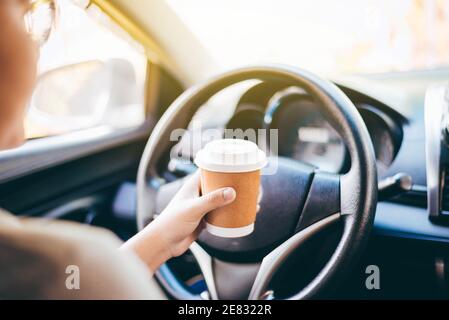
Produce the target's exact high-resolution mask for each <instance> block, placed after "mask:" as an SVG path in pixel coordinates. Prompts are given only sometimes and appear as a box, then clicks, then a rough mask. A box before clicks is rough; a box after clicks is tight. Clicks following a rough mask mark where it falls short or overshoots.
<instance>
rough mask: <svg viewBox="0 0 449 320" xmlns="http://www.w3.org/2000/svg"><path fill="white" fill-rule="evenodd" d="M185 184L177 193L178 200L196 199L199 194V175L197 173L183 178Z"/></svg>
mask: <svg viewBox="0 0 449 320" xmlns="http://www.w3.org/2000/svg"><path fill="white" fill-rule="evenodd" d="M184 179H185V182H184V184H183V185H182V187H181V188H180V189H179V191H178V193H177V197H178V198H183V199H188V198H193V197H198V196H199V194H200V174H199V171H196V172H194V173H193V174H192V175H190V176H188V177H186V178H184Z"/></svg>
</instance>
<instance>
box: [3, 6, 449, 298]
mask: <svg viewBox="0 0 449 320" xmlns="http://www.w3.org/2000/svg"><path fill="white" fill-rule="evenodd" d="M348 1H349V0H348ZM194 2H195V4H190V8H187V7H189V5H188V4H186V3H183V1H179V0H176V1H175V0H173V1H143V0H131V1H129V0H127V1H125V0H90V1H72V0H60V1H59V2H58V5H59V15H60V17H59V22H58V25H57V26H56V27H55V30H54V34H52V35H51V38H50V39H49V43H48V44H47V45H46V46H45V47H44V48H43V49H42V53H41V57H40V60H39V68H40V76H39V81H38V84H37V86H36V89H35V92H34V94H33V97H32V100H31V102H30V107H29V111H28V115H27V136H28V140H27V142H26V143H25V144H24V145H23V146H21V147H18V148H16V149H12V150H8V151H2V152H0V182H1V183H0V206H1V207H2V208H4V209H5V210H7V211H9V212H12V213H14V214H16V215H17V216H19V217H42V218H47V219H60V220H68V221H75V222H79V223H82V224H87V225H91V226H95V227H101V228H106V229H109V230H111V231H112V232H114V233H115V234H116V235H117V236H118V237H119V238H120V239H122V240H123V241H126V240H127V239H129V238H130V237H132V236H133V235H134V234H136V232H138V231H139V230H141V229H142V228H144V227H145V226H146V225H147V224H148V223H149V222H151V220H152V219H153V218H154V217H155V216H157V215H158V214H160V213H161V211H162V210H163V209H164V208H165V206H166V205H167V204H168V202H169V201H170V199H171V198H172V197H173V195H174V194H175V192H176V191H177V190H178V189H179V188H180V186H181V185H182V183H183V181H184V178H185V177H187V176H189V175H191V174H193V173H194V172H195V171H196V170H197V167H196V165H195V164H194V158H195V154H196V152H197V151H198V150H195V149H192V148H190V147H189V146H188V144H189V138H191V137H194V136H198V135H199V136H201V134H202V132H201V130H202V129H204V128H205V129H215V130H218V131H219V132H224V130H225V129H241V131H243V132H245V131H246V130H248V129H255V130H259V129H265V130H268V131H270V130H273V132H277V134H278V137H277V141H278V143H277V146H276V149H277V150H275V151H273V150H272V154H270V156H272V158H271V160H270V161H275V162H276V166H277V171H276V173H275V174H274V175H267V176H263V177H262V186H263V197H262V200H261V203H260V205H261V210H260V212H259V213H258V215H257V220H256V225H255V232H254V233H253V234H251V235H250V236H247V237H243V238H238V239H220V238H217V237H214V236H212V235H210V234H208V233H207V231H203V232H202V233H201V235H200V236H199V239H198V241H196V242H195V243H194V244H193V245H192V247H191V249H190V250H189V251H188V252H186V253H185V254H183V255H181V256H179V257H176V258H173V259H171V260H170V261H168V262H167V263H166V264H164V265H163V266H162V267H161V268H160V269H159V270H158V271H157V272H156V273H155V278H156V280H157V282H158V284H159V285H160V286H161V287H162V289H163V290H164V292H165V293H166V294H167V297H168V298H169V299H179V300H183V299H204V300H208V299H308V298H332V299H441V298H443V299H444V298H448V297H449V291H448V290H449V273H448V272H449V245H448V243H449V219H448V215H449V189H448V186H447V185H446V182H447V181H448V180H447V177H446V172H447V169H448V162H449V153H448V150H449V144H448V142H449V133H448V130H449V129H448V128H449V122H448V119H449V118H448V115H449V113H448V112H449V108H448V101H447V88H448V87H447V79H448V78H449V71H448V69H447V67H444V62H449V61H448V58H447V57H448V56H449V53H448V55H447V56H446V57H445V59H446V60H443V59H444V58H441V59H442V60H438V58H439V56H438V57H437V58H435V59H436V60H435V59H434V60H432V61H434V64H433V65H430V67H426V68H420V67H421V65H418V66H417V67H416V68H415V67H409V68H407V67H403V68H401V67H398V68H393V67H391V68H390V69H385V68H384V69H382V68H380V67H379V70H380V71H378V72H377V71H375V70H374V71H371V70H370V71H369V72H364V70H363V69H362V67H360V70H361V71H360V70H358V69H348V70H350V72H348V73H337V74H332V75H331V74H326V73H325V72H322V69H326V68H327V62H326V61H324V59H323V61H321V60H320V58H321V56H318V57H312V56H310V55H307V54H305V53H304V54H301V53H298V57H299V58H298V63H297V64H294V63H292V61H293V62H295V61H296V60H294V59H293V58H292V59H289V57H290V56H294V53H292V52H290V53H289V54H286V53H285V54H284V53H283V54H279V55H277V56H276V59H272V60H270V59H269V58H270V56H269V55H268V53H270V54H271V53H272V54H273V56H275V55H276V53H278V52H283V50H286V51H289V50H290V49H291V47H288V46H287V47H286V48H285V49H283V47H282V45H283V44H284V43H285V44H286V45H287V43H289V45H290V42H292V43H295V44H294V48H297V50H298V51H301V48H302V47H306V46H308V42H311V44H310V46H311V48H309V49H308V50H309V51H308V52H314V51H313V50H315V49H316V48H321V50H323V51H325V48H326V46H329V47H331V46H332V44H333V43H334V42H338V41H339V39H336V40H335V41H331V40H329V41H330V42H329V44H314V43H313V41H314V39H315V38H313V37H314V35H316V37H317V39H320V40H321V41H325V39H321V38H320V35H321V34H322V33H321V31H320V30H318V31H317V32H316V34H313V33H312V35H310V36H309V38H303V39H301V38H300V36H298V38H297V39H299V40H295V39H293V38H292V36H295V35H296V31H295V30H292V31H290V30H286V31H284V33H282V34H278V31H279V30H283V29H282V28H286V29H290V28H293V29H295V26H296V25H295V23H296V22H294V20H293V19H294V17H295V14H296V15H298V17H299V18H301V17H302V14H304V13H298V12H296V13H294V12H293V13H292V12H291V11H293V10H289V7H288V6H289V5H291V6H295V5H298V4H295V1H281V3H282V4H284V2H286V3H285V8H283V7H282V5H281V4H277V5H276V6H277V9H273V10H274V14H275V15H281V13H282V12H288V11H290V13H285V15H286V16H285V17H280V18H279V19H280V20H277V19H278V18H276V19H275V20H276V23H273V25H274V24H279V23H281V22H282V21H285V24H284V25H282V26H279V30H277V31H276V32H273V33H271V32H267V38H268V39H267V41H263V40H262V39H259V38H257V39H248V38H247V37H246V36H248V37H249V35H250V34H257V35H258V36H259V37H261V35H260V34H262V33H264V32H265V30H264V29H263V28H264V27H263V26H261V25H259V27H260V29H257V28H256V25H257V23H258V22H260V21H259V20H255V21H252V20H250V19H251V16H248V15H246V14H247V13H248V11H249V10H252V9H254V8H256V9H254V12H253V14H254V15H255V16H257V15H260V20H262V18H266V15H268V14H269V12H270V10H271V9H272V7H271V6H274V3H275V2H274V1H271V2H270V1H268V2H270V3H269V4H260V7H261V8H259V7H258V6H259V5H258V4H257V3H256V2H257V1H250V2H251V4H244V5H243V4H242V5H241V6H242V7H241V8H240V7H239V6H240V4H239V3H238V2H237V1H232V2H230V3H228V4H224V3H225V2H227V1H221V2H223V3H221V4H215V5H213V4H206V2H207V1H202V0H197V1H194ZM287 2H288V3H289V4H287ZM303 2H304V1H299V2H298V3H301V5H302V7H300V8H302V9H303V10H304V11H305V12H306V11H307V10H311V11H313V10H315V11H316V12H318V11H319V8H318V7H319V6H320V5H319V4H316V5H311V4H305V3H303ZM349 2H351V1H349ZM354 2H357V1H352V2H351V3H354ZM387 2H388V1H386V2H385V3H387ZM399 2H400V3H401V5H399V4H395V5H392V6H393V7H394V8H393V9H391V10H392V11H391V12H394V14H399V13H398V12H406V11H407V10H409V11H410V10H411V11H412V13H413V14H415V15H418V14H420V12H421V11H419V10H423V11H425V10H428V11H426V12H427V13H429V12H430V11H429V10H431V9H430V6H429V7H427V6H426V5H423V6H424V8H422V7H420V6H417V7H413V5H414V4H413V3H414V2H413V1H412V2H410V3H412V4H410V6H412V7H407V8H406V7H405V6H406V4H405V2H403V1H399ZM407 3H409V2H407ZM326 4H327V5H329V7H330V8H329V13H326V14H324V17H323V18H322V19H323V20H325V19H327V17H328V16H327V15H328V14H331V13H330V12H331V11H332V10H331V9H332V6H333V4H331V3H330V2H327V3H326ZM215 6H216V7H215ZM441 6H442V7H444V8H445V9H446V12H449V10H447V9H449V7H448V5H447V4H445V3H442V4H441ZM200 8H202V9H200ZM294 8H296V7H294ZM240 9H241V10H240ZM406 9H407V10H406ZM439 9H441V10H443V8H439ZM360 10H364V9H363V6H361V8H359V7H357V6H355V8H353V11H354V12H353V13H350V14H353V15H358V14H360V12H362V11H360ZM373 10H374V9H373ZM383 10H387V9H385V8H384V9H383ZM413 10H415V11H413ZM417 10H418V11H419V12H418V11H417ZM435 10H437V9H435ZM315 11H313V12H315ZM180 12H184V13H183V14H185V15H183V14H180ZM220 12H221V14H222V15H224V16H226V15H228V16H227V17H226V18H223V19H222V20H215V19H216V18H217V16H219V15H220ZM230 12H233V13H235V14H236V16H235V19H236V21H235V22H234V23H231V22H230V20H232V18H233V16H232V15H231V13H230ZM363 12H364V11H363ZM380 12H382V11H380ZM407 12H408V11H407ZM417 12H418V13H417ZM193 13H195V14H196V15H194V14H193ZM244 13H245V14H244ZM350 14H348V17H351V15H350ZM422 14H423V15H424V14H425V13H422ZM373 15H374V17H377V16H376V15H375V14H374V13H373ZM392 15H393V14H392ZM436 15H437V14H436ZM69 16H72V17H73V19H72V20H70V19H67V17H69ZM396 18H397V16H394V19H396ZM443 18H444V17H443ZM443 18H441V19H443ZM64 19H65V20H64ZM87 19H88V20H89V21H91V22H89V23H91V24H92V25H90V24H88V23H87V22H86V21H87ZM217 19H218V18H217ZM248 19H249V20H248ZM373 19H374V18H373ZM394 19H393V18H392V20H394ZM435 19H436V18H435ZM446 19H447V21H449V15H448V16H447V17H446ZM443 20H444V19H443ZM66 21H69V22H66ZM226 21H227V22H226ZM239 21H250V22H251V24H252V25H251V26H246V27H245V24H244V23H242V24H239V23H238V22H239ZM319 21H321V20H319ZM319 21H318V22H317V23H316V24H313V25H311V27H313V28H315V27H317V24H319V23H320V22H319ZM309 22H310V21H309ZM203 23H206V24H207V23H209V24H213V23H216V24H219V23H221V24H223V25H222V26H221V27H222V28H223V30H224V31H223V32H224V33H225V32H230V33H231V34H233V35H234V36H235V35H236V34H237V33H233V30H234V31H235V30H236V29H238V28H247V29H248V30H247V32H246V31H245V32H242V39H240V40H239V41H241V42H242V43H244V42H249V44H247V46H246V47H245V46H243V47H242V48H241V49H238V48H235V47H233V48H231V49H229V48H228V50H225V49H224V47H225V46H226V43H230V44H232V43H233V42H232V41H235V42H236V41H237V40H232V39H231V40H224V39H223V38H222V37H220V36H217V37H216V39H214V38H213V36H210V37H209V38H208V37H207V36H206V33H207V30H200V31H198V33H197V32H196V31H197V30H198V29H202V28H204V25H203ZM227 23H228V24H232V26H228V25H227ZM298 23H300V22H298ZM301 23H304V24H305V23H306V22H301ZM307 23H308V22H307ZM332 23H333V22H329V24H330V25H331V24H332ZM373 23H374V22H373ZM436 23H437V22H436ZM441 23H443V22H441ZM445 23H447V22H445ZM342 24H343V23H342ZM374 24H375V23H374ZM270 26H271V24H270V23H269V24H268V26H265V27H266V28H269V27H270ZM327 27H329V26H327ZM371 27H372V26H371ZM436 27H437V28H439V27H441V26H440V25H436ZM317 28H318V27H317ZM329 28H330V27H329ZM373 28H374V27H373ZM206 29H207V28H206ZM211 29H213V28H212V27H211ZM342 30H343V31H342V32H345V30H346V29H344V28H343V27H342ZM398 30H402V29H398ZM411 30H412V31H413V30H414V29H413V28H412V29H411ZM448 30H449V29H448ZM84 32H85V33H84ZM298 32H299V31H298ZM308 32H309V31H306V30H303V31H300V32H299V33H300V34H307V33H308ZM326 32H329V35H328V36H327V37H328V38H331V37H332V36H333V33H331V31H329V30H327V31H326ZM379 32H380V31H379ZM396 32H399V31H397V30H396ZM446 32H447V31H446ZM211 33H212V31H211ZM224 33H223V34H224ZM335 33H337V31H335ZM80 35H82V36H80ZM217 35H219V34H217ZM287 35H288V36H287ZM396 36H397V35H396ZM274 37H276V39H277V40H273V39H274ZM397 37H399V36H397ZM441 37H442V38H444V37H443V36H441ZM231 38H232V37H231ZM287 38H288V40H287ZM380 38H382V37H380ZM102 39H103V40H102ZM204 39H206V40H204ZM376 39H377V38H376ZM382 39H383V38H382ZM404 39H408V38H407V37H405V38H404ZM444 39H446V38H444ZM72 40H73V42H71V41H72ZM207 41H210V42H207ZM221 41H223V43H224V45H223V44H220V45H221V46H222V47H220V45H219V43H221ZM317 41H318V40H317ZM385 41H389V40H385ZM404 41H405V40H404ZM416 41H419V40H416ZM435 41H443V40H440V39H439V38H438V40H435ZM444 41H447V40H444ZM209 43H210V45H209ZM426 43H427V42H426ZM256 44H257V45H259V46H260V47H264V50H266V52H268V53H267V55H265V56H264V55H263V54H262V53H261V56H262V58H261V59H258V58H257V57H258V56H257V50H256V49H255V50H254V52H253V53H248V52H247V51H248V50H246V49H247V48H249V47H250V46H256ZM214 46H215V47H214ZM291 46H293V44H291ZM404 46H405V45H404ZM446 46H447V43H446ZM209 47H210V48H212V47H213V48H212V49H210V48H209ZM265 47H267V48H265ZM217 48H218V49H217ZM444 48H446V47H444ZM433 49H434V48H427V50H428V51H429V52H433V51H432V50H433ZM220 50H221V51H220ZM354 50H355V49H354ZM410 50H411V49H410ZM416 50H418V49H416ZM441 50H443V49H441ZM444 50H446V49H444ZM290 51H291V50H290ZM435 51H437V50H436V49H435ZM209 52H213V53H214V54H213V55H212V56H213V57H209V56H207V53H209ZM264 52H265V51H264ZM398 52H402V51H401V50H399V51H398ZM445 53H447V52H445ZM225 54H227V55H229V57H230V58H229V59H228V58H224V57H223V61H225V60H226V61H231V60H232V59H234V60H238V61H239V62H238V64H232V63H228V62H226V63H225V62H223V63H221V64H220V62H217V63H215V60H217V59H220V57H221V55H223V56H224V55H225ZM332 54H333V53H332ZM386 54H391V55H393V53H391V52H387V53H386ZM394 54H398V53H397V52H394ZM317 55H318V53H317ZM329 55H331V53H329ZM348 55H350V53H348ZM240 57H242V58H241V59H240ZM283 57H285V59H283ZM301 57H302V58H304V57H305V58H304V59H305V60H304V61H309V60H310V61H312V60H313V59H314V58H316V60H317V64H316V66H318V67H321V68H322V69H319V68H318V67H317V68H315V67H314V66H315V65H311V67H309V66H308V64H307V63H303V64H302V63H301V62H300V61H301ZM278 58H279V59H278ZM295 58H296V57H295ZM356 58H357V57H356V56H353V57H352V58H348V57H345V59H349V60H351V59H354V60H355V59H356ZM239 59H240V60H239ZM307 59H309V60H307ZM387 60H388V59H387ZM397 60H398V61H399V62H403V63H404V65H405V63H406V62H404V61H405V60H406V57H404V58H403V60H404V61H402V60H401V58H398V59H397ZM335 61H337V62H338V61H339V60H335ZM344 61H346V62H347V60H344ZM388 61H390V60H388ZM435 61H436V62H435ZM247 62H250V63H247ZM399 62H398V65H399ZM354 63H355V62H354ZM388 63H390V62H388ZM342 64H344V63H343V62H342ZM373 64H375V62H373ZM391 64H392V65H393V62H391ZM426 66H427V65H426ZM353 71H356V72H353ZM358 71H360V72H358ZM198 126H199V127H198ZM178 128H182V129H185V130H186V133H185V134H184V135H183V136H182V137H179V139H177V140H176V141H174V140H173V139H171V136H170V133H171V132H172V131H173V130H175V129H178ZM209 138H210V137H204V136H202V137H201V139H205V140H208V139H209ZM199 147H200V148H201V147H202V146H199ZM185 150H187V152H185ZM173 152H177V153H178V155H180V157H178V158H172V157H171V154H172V153H173ZM274 158H276V160H273V159H274ZM180 159H182V161H180ZM373 266H374V267H375V268H377V269H378V270H380V289H378V288H370V287H369V286H368V285H367V281H368V280H367V279H368V277H369V275H370V274H371V273H370V270H372V267H373Z"/></svg>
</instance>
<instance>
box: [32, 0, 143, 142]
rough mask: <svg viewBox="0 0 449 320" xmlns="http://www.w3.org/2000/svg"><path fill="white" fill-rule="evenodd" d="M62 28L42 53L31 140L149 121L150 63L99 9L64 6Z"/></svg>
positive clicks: (68, 0)
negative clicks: (146, 89)
mask: <svg viewBox="0 0 449 320" xmlns="http://www.w3.org/2000/svg"><path fill="white" fill-rule="evenodd" d="M58 6H59V16H58V19H57V24H56V27H55V29H54V30H53V33H52V35H51V36H50V39H49V40H48V42H47V43H46V44H45V45H44V46H43V47H42V48H41V51H40V58H39V62H38V72H39V78H38V82H37V84H36V88H35V90H34V94H33V96H32V98H31V100H30V104H29V110H28V114H27V117H26V122H25V128H26V136H27V138H28V139H32V138H42V137H46V136H52V135H61V134H66V133H69V132H73V131H77V130H84V129H88V128H93V127H99V126H104V127H107V128H109V129H111V130H117V129H120V128H129V127H133V126H138V125H139V124H141V123H142V122H143V121H144V119H145V108H144V102H145V87H146V86H145V84H146V81H147V79H146V75H147V58H146V56H145V52H144V49H143V47H141V46H140V45H139V44H138V43H136V42H135V41H133V40H132V39H131V37H130V36H129V35H127V34H126V33H125V32H124V31H123V30H121V29H120V27H119V26H118V25H116V24H115V23H114V22H113V21H112V20H110V19H109V17H107V16H106V15H105V14H104V13H102V12H101V11H100V10H99V9H98V8H97V7H95V6H90V7H89V9H88V10H84V9H83V8H80V7H78V6H77V5H75V4H74V2H72V0H59V1H58Z"/></svg>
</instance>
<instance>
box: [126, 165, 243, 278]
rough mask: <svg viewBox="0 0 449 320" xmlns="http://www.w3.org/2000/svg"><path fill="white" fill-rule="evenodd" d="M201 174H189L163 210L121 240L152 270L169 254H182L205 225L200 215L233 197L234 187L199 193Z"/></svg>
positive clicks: (222, 204)
mask: <svg viewBox="0 0 449 320" xmlns="http://www.w3.org/2000/svg"><path fill="white" fill-rule="evenodd" d="M199 190H200V178H199V173H198V172H197V173H195V174H194V175H193V176H192V177H190V178H188V179H187V181H186V182H185V184H184V185H183V186H182V188H181V189H180V190H179V191H178V193H177V194H176V195H175V197H174V198H173V199H172V200H171V201H170V203H169V204H168V206H167V207H166V208H165V209H164V211H163V212H162V213H161V214H160V215H159V216H158V217H157V218H156V219H155V220H154V221H153V222H151V223H150V224H149V225H148V226H146V227H145V229H143V230H142V231H140V232H139V233H138V234H136V235H135V236H134V237H132V238H131V239H130V240H128V241H127V242H126V243H125V244H123V246H122V249H123V250H131V251H134V252H135V253H137V255H138V256H139V257H140V258H141V259H142V260H143V261H144V262H145V263H146V264H147V265H148V266H149V268H150V270H152V271H155V270H157V269H158V268H159V266H160V265H161V264H163V263H164V262H165V261H167V260H168V259H170V258H172V257H176V256H179V255H181V254H183V253H184V252H185V251H186V250H187V249H188V248H189V246H190V245H191V244H192V242H193V241H195V240H196V238H197V237H198V235H199V233H200V232H201V230H202V229H203V228H204V226H203V222H202V219H203V217H204V216H205V215H206V214H207V213H208V212H210V211H212V210H214V209H216V208H219V207H222V206H225V205H227V204H229V203H231V202H232V201H234V199H235V197H236V193H235V190H234V189H233V188H223V189H218V190H215V191H214V192H211V193H208V194H206V195H203V196H199Z"/></svg>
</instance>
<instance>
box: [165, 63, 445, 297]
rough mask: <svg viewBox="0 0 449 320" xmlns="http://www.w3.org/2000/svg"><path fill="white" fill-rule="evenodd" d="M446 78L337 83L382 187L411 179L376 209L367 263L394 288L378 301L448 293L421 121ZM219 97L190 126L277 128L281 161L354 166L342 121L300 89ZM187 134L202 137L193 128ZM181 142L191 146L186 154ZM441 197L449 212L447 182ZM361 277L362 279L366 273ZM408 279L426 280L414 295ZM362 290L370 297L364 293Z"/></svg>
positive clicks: (261, 88)
mask: <svg viewBox="0 0 449 320" xmlns="http://www.w3.org/2000/svg"><path fill="white" fill-rule="evenodd" d="M448 77H449V70H447V71H444V72H443V71H441V72H440V71H439V72H436V71H432V72H431V71H429V72H422V73H394V74H382V75H360V76H357V77H354V78H353V79H351V80H353V81H345V80H342V79H339V80H338V81H336V82H335V84H336V85H337V86H339V87H340V89H341V90H342V91H343V92H344V93H345V94H346V95H347V96H348V98H349V99H350V100H351V101H352V102H353V103H354V105H355V107H356V108H357V110H358V112H359V114H360V117H361V118H362V120H363V122H364V123H365V125H366V128H367V130H368V133H369V135H370V138H371V140H372V144H373V149H374V150H373V151H374V153H375V157H376V163H377V169H378V175H379V181H380V182H383V181H386V180H388V179H390V178H392V177H394V176H395V175H397V174H399V173H404V174H406V175H407V176H410V177H411V178H412V180H413V184H412V189H411V190H410V191H408V192H406V193H403V194H399V195H397V196H393V197H391V198H387V199H385V198H384V199H379V201H378V203H377V210H376V216H375V220H374V227H373V236H372V238H371V240H370V246H369V248H368V249H367V253H366V257H365V259H366V261H364V263H365V264H364V265H366V264H373V263H374V264H376V265H379V266H381V267H382V270H385V271H383V272H384V273H383V274H384V277H385V278H384V279H385V280H384V283H385V286H390V288H387V289H384V290H382V294H386V295H385V296H383V295H382V294H381V295H380V296H381V297H389V295H392V296H395V295H398V296H401V297H402V296H404V295H407V294H410V296H413V297H414V296H415V295H416V296H421V295H423V294H424V293H428V292H435V288H434V287H431V288H428V287H429V283H431V282H432V281H435V280H434V279H435V276H438V277H439V279H443V280H438V283H439V285H444V286H447V287H448V288H449V281H447V279H449V276H448V274H444V273H446V272H447V270H449V268H448V267H447V266H448V265H449V258H448V257H449V248H448V246H447V244H448V243H449V211H448V210H447V209H445V210H446V211H445V212H444V216H445V217H444V218H446V219H441V220H438V221H437V220H435V219H432V218H431V217H429V210H428V208H427V190H428V188H427V177H426V176H427V174H428V172H427V171H426V147H427V143H428V142H427V141H426V129H427V126H426V124H425V121H424V119H425V117H424V110H425V101H424V97H425V95H426V90H427V89H428V87H429V85H430V84H432V83H434V82H435V81H443V80H447V78H448ZM219 95H220V97H213V98H212V99H211V100H210V101H207V102H206V103H205V104H204V105H203V106H202V107H201V108H200V109H199V110H198V112H197V113H196V114H195V117H194V118H193V120H192V122H194V120H195V121H199V122H200V123H201V126H202V128H203V129H214V130H215V131H214V132H215V133H217V132H219V133H220V134H223V130H226V129H241V130H242V131H243V132H244V131H246V130H248V129H275V130H277V132H278V150H277V152H278V155H280V156H283V157H288V158H292V159H296V160H298V161H301V162H305V163H308V164H311V165H313V166H316V167H317V168H319V169H320V170H323V171H329V172H334V173H344V172H345V170H347V169H348V168H349V167H350V161H351V160H350V159H349V156H348V153H347V150H346V146H345V145H344V143H343V142H342V139H341V137H340V136H339V135H338V133H337V132H336V131H335V130H334V129H333V128H334V127H335V126H336V125H338V123H330V122H329V121H328V117H326V114H325V111H324V109H323V108H322V106H320V104H319V103H317V102H316V101H314V100H313V99H312V98H311V96H310V95H308V94H307V92H305V91H304V90H303V89H302V88H298V87H289V88H285V87H277V86H276V84H273V83H269V84H267V83H264V82H258V83H251V84H248V85H246V86H245V87H243V86H242V88H239V89H238V90H237V89H236V90H234V91H232V92H223V94H222V93H219ZM187 133H188V134H189V135H192V134H193V135H196V134H199V135H201V134H202V133H201V132H197V128H196V126H195V125H192V123H191V125H190V126H189V129H188V132H187ZM202 138H205V140H206V141H204V143H206V142H207V141H208V140H210V139H211V138H212V137H208V136H207V135H206V136H204V135H203V137H202ZM218 138H219V137H218ZM184 144H187V147H186V148H184V147H183V145H184ZM202 145H204V144H202ZM202 145H201V146H202ZM201 146H195V147H193V148H192V146H188V139H184V138H182V139H181V140H180V143H178V144H177V145H176V146H175V147H177V148H179V149H183V150H187V152H185V153H183V158H185V159H186V160H193V158H194V156H195V153H196V151H197V150H198V148H201ZM443 158H444V159H443V160H444V161H443V162H444V164H445V165H446V167H445V169H446V171H445V174H446V175H445V179H443V181H444V183H446V180H447V181H449V179H448V178H447V172H449V169H447V168H449V165H448V164H447V163H449V152H447V154H445V155H444V157H443ZM167 161H172V160H167ZM162 167H163V166H162ZM165 168H167V167H166V166H165ZM168 168H169V169H170V172H169V175H167V174H166V172H162V171H161V175H162V176H163V177H164V178H165V179H168V180H169V179H171V178H175V177H170V175H180V176H182V175H185V173H189V172H192V171H194V170H196V167H195V166H194V165H193V161H190V164H189V161H185V162H183V163H182V165H181V164H179V163H171V165H170V164H169V165H168ZM443 193H444V196H443V198H442V205H443V209H444V208H449V200H447V199H449V196H448V195H449V187H448V186H447V184H446V186H445V187H444V188H443ZM441 270H443V271H444V272H443V271H441ZM445 270H446V271H445ZM360 272H361V273H362V274H364V272H365V270H361V271H360ZM442 273H443V274H442ZM387 278H389V279H387ZM410 278H413V279H422V283H418V284H416V288H415V290H406V291H404V290H403V288H404V287H407V288H409V279H410ZM398 279H404V281H402V280H401V281H399V280H398ZM361 292H365V291H364V288H362V289H361ZM448 292H449V289H448ZM399 293H400V294H399ZM370 294H371V293H370ZM367 296H370V295H367ZM373 296H376V295H374V294H373ZM377 296H378V295H377ZM377 296H376V297H377Z"/></svg>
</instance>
